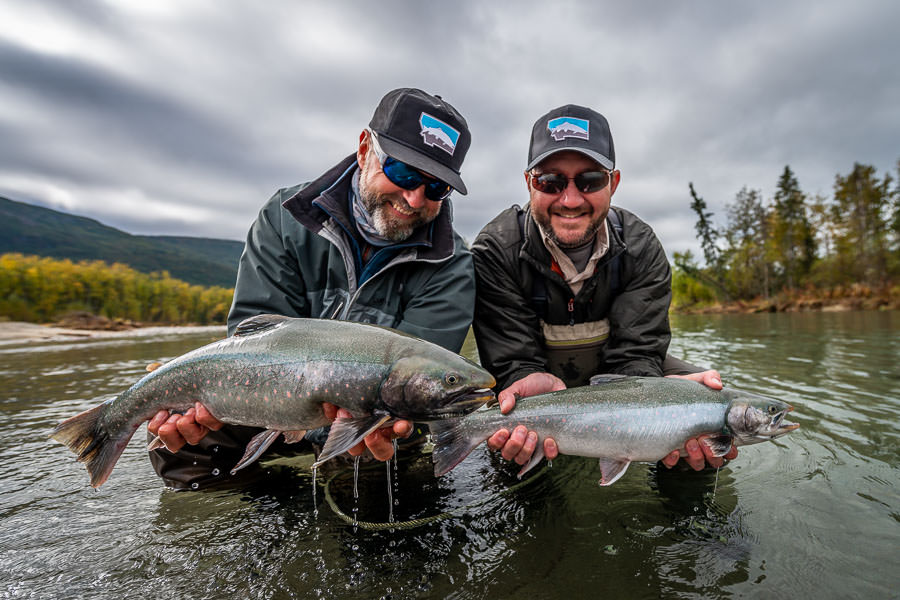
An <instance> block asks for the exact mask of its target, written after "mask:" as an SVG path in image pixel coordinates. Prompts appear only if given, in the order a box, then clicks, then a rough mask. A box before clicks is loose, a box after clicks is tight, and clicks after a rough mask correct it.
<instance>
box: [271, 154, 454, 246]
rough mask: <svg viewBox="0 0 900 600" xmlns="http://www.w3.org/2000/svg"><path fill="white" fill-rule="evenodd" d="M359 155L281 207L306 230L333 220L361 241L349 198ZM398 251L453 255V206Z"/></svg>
mask: <svg viewBox="0 0 900 600" xmlns="http://www.w3.org/2000/svg"><path fill="white" fill-rule="evenodd" d="M356 165H357V163H356V154H351V155H350V156H348V157H347V158H345V159H344V160H342V161H341V162H339V163H338V164H337V165H335V166H334V167H332V168H331V169H329V170H328V171H326V172H325V173H324V174H322V175H321V176H320V177H319V178H318V179H315V180H314V181H312V182H310V184H309V185H307V186H306V187H304V188H303V189H301V190H300V191H299V192H297V193H296V194H294V195H293V196H291V197H290V198H288V199H287V200H285V201H284V202H283V203H282V206H283V207H284V208H285V209H287V211H288V212H289V213H291V215H292V216H293V217H294V218H295V219H296V220H297V221H298V222H299V223H300V224H301V225H303V226H304V227H306V228H307V229H309V230H310V231H312V232H314V233H318V232H319V231H320V230H321V229H322V227H323V226H324V224H325V223H326V222H327V221H328V219H330V218H333V219H334V220H335V221H337V222H338V224H339V225H340V226H341V227H342V228H343V229H344V230H345V231H347V232H348V233H349V234H350V235H353V236H354V237H355V238H359V233H358V232H357V230H356V224H355V223H354V221H353V216H352V215H351V214H350V207H349V201H348V197H349V194H350V184H351V180H352V178H353V171H354V170H355V169H356ZM396 247H397V248H415V250H416V258H418V259H423V260H440V259H443V258H447V257H448V256H451V255H452V254H453V249H454V242H453V206H452V204H451V202H450V199H449V198H448V199H447V200H444V202H443V204H442V206H441V211H440V212H439V213H438V216H437V217H436V218H435V219H434V221H432V222H431V223H429V224H428V225H426V226H424V227H419V228H417V229H416V230H415V231H414V232H413V234H412V235H411V236H410V237H409V238H408V239H406V240H404V241H402V242H399V243H398V244H396Z"/></svg>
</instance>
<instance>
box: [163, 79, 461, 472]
mask: <svg viewBox="0 0 900 600" xmlns="http://www.w3.org/2000/svg"><path fill="white" fill-rule="evenodd" d="M470 143H471V136H470V134H469V129H468V126H467V124H466V121H465V119H464V118H463V117H462V115H460V114H459V112H458V111H457V110H456V109H455V108H454V107H453V106H451V105H450V104H449V103H447V102H445V101H444V100H443V99H441V97H440V96H433V95H431V94H427V93H426V92H423V91H422V90H418V89H414V88H401V89H397V90H393V91H391V92H388V94H386V95H385V96H384V98H382V100H381V102H380V103H379V105H378V107H377V108H376V110H375V114H374V115H373V117H372V120H371V121H370V122H369V126H368V127H367V128H366V129H364V130H363V131H362V132H361V133H360V135H359V143H358V146H357V148H356V152H355V153H354V154H352V155H350V156H348V157H346V158H345V159H343V160H342V161H341V162H340V163H338V164H337V165H335V166H334V167H332V168H331V169H329V170H328V171H327V172H326V173H324V174H323V175H321V176H320V177H319V178H317V179H315V180H313V181H311V182H307V183H302V184H299V185H295V186H293V187H290V188H284V189H281V190H279V191H278V192H276V193H275V195H274V196H273V197H272V198H271V199H270V200H269V202H268V203H267V204H266V205H265V206H263V208H262V210H261V211H260V213H259V216H258V218H257V219H256V221H255V222H254V223H253V225H252V226H251V227H250V232H249V234H248V236H247V243H246V246H245V247H244V253H243V255H242V256H241V260H240V264H239V268H238V276H237V283H236V285H235V290H234V302H233V304H232V306H231V311H230V313H229V315H228V332H229V335H230V334H232V333H233V332H234V330H235V328H236V327H237V325H238V323H240V322H241V321H243V320H244V319H246V318H248V317H252V316H254V315H258V314H262V313H274V314H279V315H286V316H289V317H312V318H321V319H340V320H345V321H358V322H363V323H374V324H377V325H384V326H388V327H393V328H396V329H399V330H400V331H403V332H406V333H408V334H411V335H414V336H416V337H419V338H422V339H425V340H429V341H431V342H434V343H436V344H438V345H440V346H443V347H444V348H447V349H449V350H452V351H454V352H459V351H460V349H461V348H462V344H463V341H464V339H465V337H466V333H467V331H468V329H469V326H470V324H471V322H472V312H473V309H474V302H475V298H474V289H475V281H474V272H473V267H472V256H471V254H470V253H469V251H468V249H467V248H466V246H465V243H464V242H463V240H462V238H461V237H460V236H459V234H457V233H456V231H455V230H454V229H453V224H452V217H453V212H452V207H451V203H450V193H451V192H452V190H454V189H455V190H457V191H458V192H459V193H461V194H465V193H466V186H465V184H464V183H463V181H462V179H461V178H460V169H461V167H462V163H463V159H464V158H465V155H466V152H467V151H468V149H469V145H470ZM326 414H327V415H328V416H329V417H330V418H332V419H333V418H334V417H335V416H349V414H347V413H346V411H343V409H341V410H340V411H338V409H337V407H334V406H331V405H328V407H327V408H326ZM414 429H420V428H418V427H416V426H415V425H414V424H412V423H410V422H408V421H399V422H396V423H394V425H393V426H392V427H388V428H385V429H381V430H378V431H376V432H374V433H372V434H370V435H369V436H368V437H367V438H366V439H365V443H362V442H361V443H360V444H359V446H357V447H356V448H354V449H353V450H352V451H351V454H359V453H362V452H364V451H366V448H368V451H369V452H370V453H371V454H372V455H373V456H374V457H375V458H377V459H380V460H386V459H388V458H390V457H391V456H392V455H393V445H392V442H391V440H392V438H394V437H408V436H410V435H411V433H413V431H414ZM148 430H149V432H150V433H151V435H159V437H160V440H161V441H162V442H164V443H165V445H166V448H165V449H159V450H155V451H153V452H151V453H150V454H151V462H152V463H153V465H154V467H155V468H156V470H157V472H158V473H159V474H160V476H162V477H163V479H164V480H165V481H166V483H167V484H168V485H170V486H172V487H176V488H190V489H198V488H199V487H205V486H209V485H213V484H217V483H221V482H224V481H226V480H227V479H228V478H229V471H230V469H231V467H233V466H234V464H235V463H237V461H238V460H239V459H240V457H241V455H242V453H243V449H244V446H246V443H247V441H248V440H249V439H250V438H251V437H252V436H253V435H254V434H255V433H257V432H259V431H260V430H254V429H251V428H245V427H236V426H223V424H222V423H220V422H218V421H217V420H216V419H215V418H213V417H212V416H211V415H210V414H209V413H208V411H206V409H205V408H204V407H203V406H202V405H200V404H198V405H196V406H195V407H194V408H192V409H190V410H189V411H188V412H187V413H185V414H184V415H178V414H173V415H169V414H168V413H167V412H165V411H161V412H160V413H158V414H157V415H156V416H155V417H154V419H153V420H151V422H150V424H149V425H148ZM211 431H212V432H213V433H210V432H211ZM307 440H308V441H309V442H311V443H312V445H313V447H316V446H318V445H320V444H321V443H322V442H323V440H324V435H323V432H322V431H320V430H317V432H311V433H310V434H307ZM304 446H305V449H306V450H307V451H308V450H309V449H310V444H304V443H300V444H295V445H291V446H285V445H284V444H282V445H281V448H280V450H282V451H291V452H295V451H297V450H298V449H299V450H303V449H304ZM241 473H242V472H241ZM239 474H240V473H239Z"/></svg>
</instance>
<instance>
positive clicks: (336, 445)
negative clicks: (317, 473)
mask: <svg viewBox="0 0 900 600" xmlns="http://www.w3.org/2000/svg"><path fill="white" fill-rule="evenodd" d="M390 420H391V416H390V415H384V414H377V415H367V416H365V417H352V418H350V419H344V418H337V419H335V420H334V423H332V424H331V431H330V432H329V433H328V439H327V440H325V446H323V447H322V452H321V453H320V454H319V458H318V460H317V461H316V462H314V463H313V466H314V467H318V466H319V465H321V464H322V463H324V462H325V461H327V460H328V459H330V458H334V457H335V456H337V455H338V454H341V453H343V452H346V451H347V450H349V449H350V448H352V447H353V446H355V445H356V444H358V443H359V442H360V441H362V439H363V438H364V437H366V436H367V435H369V434H370V433H372V432H373V431H375V430H376V429H378V428H379V427H381V426H382V425H384V424H385V423H387V422H388V421H390Z"/></svg>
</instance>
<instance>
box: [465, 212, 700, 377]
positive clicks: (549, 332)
mask: <svg viewBox="0 0 900 600" xmlns="http://www.w3.org/2000/svg"><path fill="white" fill-rule="evenodd" d="M524 210H525V219H524V221H522V224H521V225H520V223H519V218H518V213H519V212H521V211H522V209H520V208H519V207H518V206H513V207H511V208H509V209H507V210H505V211H503V212H502V213H500V214H499V215H498V216H497V217H496V218H494V220H492V221H491V222H490V223H488V224H487V225H486V226H485V227H484V229H482V230H481V233H479V235H478V237H477V238H476V239H475V243H474V244H473V245H472V254H473V258H474V261H475V277H476V289H477V294H476V304H475V320H474V323H473V326H474V329H475V339H476V342H477V344H478V353H479V356H480V359H481V364H482V365H484V367H485V368H487V369H488V370H489V371H490V372H491V373H492V374H493V375H494V377H496V378H497V388H496V389H497V390H502V389H503V388H505V387H507V386H508V385H509V384H511V383H513V382H514V381H517V380H519V379H521V378H523V377H525V376H526V375H529V374H530V373H536V372H550V373H553V374H555V375H557V376H558V377H560V378H561V379H562V380H563V381H565V382H566V385H567V386H570V387H571V386H573V385H584V384H586V383H587V380H588V378H589V377H590V376H591V375H595V374H597V373H620V374H625V375H642V376H661V375H663V373H664V366H663V361H664V360H666V351H667V349H668V346H669V341H670V339H671V334H670V330H669V319H668V310H669V303H670V301H671V296H672V293H671V270H670V268H669V262H668V260H667V259H666V255H665V252H664V251H663V247H662V245H661V244H660V242H659V240H658V239H657V237H656V235H655V234H654V233H653V230H652V229H651V228H650V227H649V226H648V225H647V224H646V223H644V222H643V221H641V220H640V219H639V218H638V217H636V216H635V215H634V214H632V213H630V212H628V211H627V210H624V209H621V208H618V207H617V208H615V210H616V211H617V214H618V215H619V221H620V223H621V235H620V233H619V232H618V231H616V228H615V227H613V226H612V224H609V223H608V225H609V227H608V231H609V250H608V251H607V253H606V254H605V255H604V256H603V257H602V258H601V259H600V262H599V263H598V264H597V267H596V270H595V272H594V275H593V276H592V277H591V278H590V279H588V280H586V281H585V282H584V284H583V286H582V288H581V290H579V292H578V294H574V293H573V292H572V290H571V288H570V287H569V285H568V284H567V283H566V282H565V280H564V279H563V277H562V276H561V275H560V274H559V273H558V272H556V271H554V270H553V268H552V266H551V265H552V257H551V256H550V252H549V251H548V250H547V248H546V247H545V246H544V244H543V241H542V240H541V236H540V231H539V229H538V227H537V224H536V223H535V222H534V220H533V219H532V218H531V211H530V207H529V206H526V207H525V209H524ZM611 210H612V209H611ZM614 262H617V265H615V266H614V264H613V263H614ZM614 269H615V270H617V271H618V274H617V275H615V276H614V274H613V270H614ZM537 278H540V279H542V280H543V281H542V282H540V281H539V282H537V283H536V281H535V280H536V279H537ZM613 279H618V281H617V284H618V293H617V294H616V293H614V292H615V290H612V289H611V287H612V285H611V281H612V280H613ZM537 288H540V289H541V290H542V291H541V292H540V293H538V294H536V292H535V289H537ZM536 295H540V296H542V297H543V298H544V299H545V301H544V302H543V303H542V304H540V303H538V302H536V301H535V296H536ZM538 304H540V306H538ZM697 370H699V369H697V368H695V367H693V366H691V365H687V364H686V363H682V362H680V361H677V360H676V359H672V358H670V359H668V360H666V365H665V374H673V373H688V372H695V371H697Z"/></svg>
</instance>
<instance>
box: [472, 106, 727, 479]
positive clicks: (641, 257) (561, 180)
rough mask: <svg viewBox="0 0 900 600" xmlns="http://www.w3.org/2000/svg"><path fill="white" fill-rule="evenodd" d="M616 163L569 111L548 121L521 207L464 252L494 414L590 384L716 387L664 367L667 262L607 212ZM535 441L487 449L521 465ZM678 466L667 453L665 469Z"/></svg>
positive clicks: (629, 219)
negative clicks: (614, 379) (638, 381)
mask: <svg viewBox="0 0 900 600" xmlns="http://www.w3.org/2000/svg"><path fill="white" fill-rule="evenodd" d="M615 163H616V155H615V149H614V146H613V140H612V134H611V133H610V129H609V123H608V122H607V120H606V118H605V117H604V116H603V115H601V114H600V113H598V112H596V111H594V110H592V109H590V108H586V107H583V106H576V105H572V104H570V105H566V106H561V107H559V108H557V109H554V110H552V111H550V112H549V113H547V114H546V115H544V116H542V117H541V118H540V119H538V120H537V122H536V123H535V124H534V127H533V129H532V134H531V144H530V147H529V152H528V163H527V167H526V169H525V183H526V185H527V187H528V193H529V203H528V205H527V206H526V207H525V208H524V209H521V208H519V207H518V206H513V207H511V208H509V209H507V210H505V211H503V212H502V213H500V214H499V215H498V216H497V217H496V218H495V219H494V220H493V221H491V222H490V223H489V224H488V225H486V226H485V227H484V229H482V231H481V233H480V234H479V235H478V237H477V238H476V240H475V243H474V244H473V246H472V253H473V256H474V261H475V275H476V285H477V293H476V305H475V320H474V323H473V324H474V328H475V337H476V341H477V343H478V353H479V356H480V358H481V362H482V364H483V365H484V366H485V368H487V369H488V370H489V371H490V372H491V374H493V375H494V377H496V379H497V382H498V384H497V389H500V390H501V392H500V393H499V394H498V399H499V401H500V406H501V410H502V411H503V412H504V413H506V412H509V411H510V410H512V409H513V407H514V406H515V403H516V398H517V397H527V396H532V395H535V394H540V393H544V392H549V391H555V390H561V389H565V388H566V387H572V386H578V385H586V384H587V383H588V380H589V379H590V377H591V376H592V375H596V374H599V373H619V374H624V375H640V376H663V375H669V376H682V377H687V378H689V379H693V380H695V381H697V382H700V383H704V384H705V385H708V386H710V387H712V388H715V389H719V388H721V387H722V383H721V380H720V377H719V374H718V373H717V372H716V371H702V370H701V369H697V368H695V367H692V366H691V365H687V364H686V363H683V362H681V361H677V360H676V359H673V358H671V357H667V353H666V352H667V349H668V346H669V341H670V338H671V334H670V330H669V319H668V311H669V302H670V300H671V297H672V288H671V271H670V268H669V262H668V260H667V259H666V254H665V251H664V250H663V247H662V245H661V244H660V242H659V240H658V239H657V237H656V235H655V234H654V233H653V230H652V229H651V228H650V227H649V226H648V225H647V224H646V223H644V222H643V221H642V220H640V219H639V218H638V217H637V216H635V215H634V214H632V213H631V212H629V211H627V210H624V209H622V208H619V207H615V208H612V207H611V206H610V202H611V200H612V197H613V194H615V193H616V190H617V189H618V188H619V183H620V180H621V174H620V172H619V171H618V170H617V169H616V168H615ZM525 401H527V400H525ZM537 440H538V436H537V433H536V432H534V431H527V430H526V428H525V427H521V426H520V427H517V428H515V429H514V430H513V431H511V432H510V431H507V430H505V429H504V430H501V431H499V432H497V433H496V434H495V435H494V436H492V437H491V439H490V440H488V445H489V446H490V447H491V448H493V449H495V450H501V453H502V455H503V457H504V458H506V459H507V460H515V461H516V462H517V463H519V464H525V462H527V460H528V459H529V458H530V457H531V455H532V453H533V452H534V450H535V447H536V444H537ZM543 450H544V453H545V455H546V456H547V457H548V458H551V459H552V458H553V457H555V456H556V454H557V449H556V446H555V444H554V442H553V440H552V439H548V440H545V441H544V448H543ZM685 450H686V454H687V458H686V461H687V463H688V464H689V465H690V466H691V467H693V468H695V469H701V468H703V467H704V465H705V464H706V463H707V462H708V463H709V464H710V465H712V466H720V465H721V464H722V459H721V458H716V457H713V456H712V454H711V452H710V451H709V449H708V448H706V447H705V446H704V445H703V444H702V443H698V440H689V441H688V443H687V445H686V448H685ZM736 453H737V451H736V450H734V449H732V451H731V453H729V455H728V456H727V457H726V458H734V457H735V456H736ZM677 461H678V453H677V452H675V453H673V454H672V455H670V456H668V457H666V459H665V460H664V461H663V462H664V463H665V464H666V465H667V466H672V465H674V464H675V463H676V462H677Z"/></svg>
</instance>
